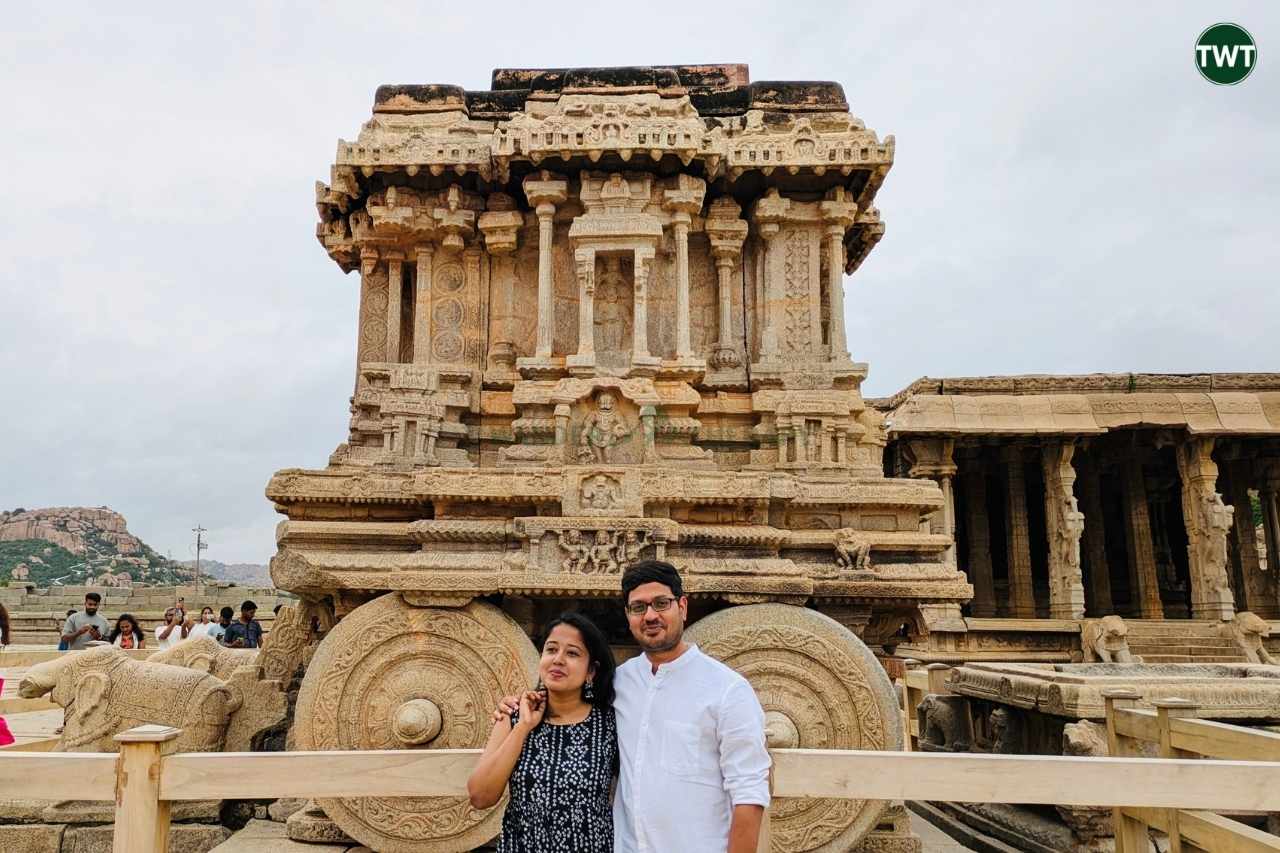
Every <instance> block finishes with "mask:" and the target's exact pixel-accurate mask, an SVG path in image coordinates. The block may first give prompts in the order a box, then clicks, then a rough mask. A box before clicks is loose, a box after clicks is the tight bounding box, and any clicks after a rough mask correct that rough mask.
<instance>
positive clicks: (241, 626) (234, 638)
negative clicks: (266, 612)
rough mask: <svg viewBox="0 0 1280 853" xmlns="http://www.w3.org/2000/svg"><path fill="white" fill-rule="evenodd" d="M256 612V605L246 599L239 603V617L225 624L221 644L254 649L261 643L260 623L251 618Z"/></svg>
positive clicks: (229, 646)
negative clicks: (225, 627)
mask: <svg viewBox="0 0 1280 853" xmlns="http://www.w3.org/2000/svg"><path fill="white" fill-rule="evenodd" d="M257 614H258V605H257V604H255V603H254V602H252V601H246V602H245V603H244V604H241V605H240V618H239V619H237V620H236V621H234V622H232V623H231V624H230V625H228V626H227V633H225V634H223V635H222V645H224V646H227V647H228V648H232V649H256V648H258V647H259V646H261V645H262V625H261V623H259V622H258V620H257V619H255V618H253V617H254V616H256V615H257Z"/></svg>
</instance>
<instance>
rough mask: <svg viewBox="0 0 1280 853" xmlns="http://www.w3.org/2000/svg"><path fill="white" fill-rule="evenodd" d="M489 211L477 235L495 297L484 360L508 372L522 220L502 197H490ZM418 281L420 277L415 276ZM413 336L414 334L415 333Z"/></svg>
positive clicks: (508, 199)
mask: <svg viewBox="0 0 1280 853" xmlns="http://www.w3.org/2000/svg"><path fill="white" fill-rule="evenodd" d="M488 206H489V209H488V210H487V211H485V212H484V213H482V214H480V219H479V227H480V232H481V233H482V234H484V244H485V248H486V249H488V251H489V280H490V282H491V283H492V289H493V290H494V292H495V295H496V304H495V305H493V306H492V307H491V309H490V310H491V311H492V313H493V316H494V318H495V320H494V321H491V323H490V330H489V352H488V354H487V355H488V360H489V361H490V362H491V363H493V364H495V365H497V366H498V367H499V368H500V369H501V370H503V371H507V372H509V371H510V370H511V368H512V367H513V366H514V364H515V344H514V343H513V342H512V338H513V337H514V334H513V330H512V327H511V325H512V324H511V320H512V316H511V315H512V312H513V310H514V308H513V305H514V299H515V294H514V290H515V257H514V255H515V251H516V248H517V245H518V242H519V234H520V227H521V226H522V225H523V224H524V216H523V215H522V214H521V213H520V211H518V210H516V209H515V201H514V200H513V199H512V198H511V197H510V196H508V195H506V194H505V193H491V194H490V195H489V199H488ZM419 280H421V275H419ZM415 334H416V333H415Z"/></svg>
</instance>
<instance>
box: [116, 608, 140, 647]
mask: <svg viewBox="0 0 1280 853" xmlns="http://www.w3.org/2000/svg"><path fill="white" fill-rule="evenodd" d="M145 637H146V635H145V634H143V633H142V629H141V628H140V627H138V620H137V619H134V618H133V616H132V615H130V614H128V613H121V614H120V618H119V619H117V620H116V626H115V627H114V628H112V629H111V633H110V634H109V635H107V640H108V641H109V642H110V643H111V645H113V646H115V647H116V648H118V649H141V648H144V647H145V646H146V641H145Z"/></svg>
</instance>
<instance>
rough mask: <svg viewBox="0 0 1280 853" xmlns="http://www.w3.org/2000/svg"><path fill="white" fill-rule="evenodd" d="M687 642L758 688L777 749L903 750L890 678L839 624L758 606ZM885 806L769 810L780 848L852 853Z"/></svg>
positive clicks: (836, 803) (706, 623)
mask: <svg viewBox="0 0 1280 853" xmlns="http://www.w3.org/2000/svg"><path fill="white" fill-rule="evenodd" d="M686 636H687V638H688V639H689V640H690V641H691V642H694V643H697V644H698V646H699V648H701V649H702V651H704V652H706V653H707V654H709V655H711V656H712V657H714V658H716V659H718V660H720V661H722V662H724V663H726V664H728V665H729V666H731V667H733V668H734V669H735V670H737V671H738V672H740V673H742V675H743V676H745V677H746V679H747V680H748V681H750V682H751V686H752V687H754V688H755V691H756V696H758V697H759V699H760V704H761V705H762V706H763V707H764V711H765V724H766V731H767V733H768V736H769V745H770V746H771V747H777V748H800V749H889V750H897V749H901V748H902V721H901V719H900V716H899V712H898V703H897V698H896V696H895V694H894V690H893V685H892V684H891V683H890V682H889V677H888V676H887V675H886V674H885V671H884V669H883V668H882V667H881V666H880V663H879V661H877V660H876V658H875V656H874V655H873V654H871V652H870V651H869V650H868V649H867V647H866V646H865V645H863V643H862V641H861V640H859V639H858V638H857V637H856V636H855V635H854V634H853V632H852V631H850V630H849V629H847V628H845V627H844V626H843V625H841V624H840V623H839V622H836V621H835V620H834V619H832V618H830V617H828V616H824V615H822V614H821V613H817V612H815V611H813V610H806V609H804V608H802V607H792V606H790V605H786V604H752V605H746V606H742V607H730V608H728V609H726V610H721V611H719V612H718V613H714V614H712V615H711V616H708V617H706V618H705V619H701V620H699V621H698V622H696V623H695V624H693V625H692V626H691V627H690V628H689V630H688V632H687V635H686ZM885 806H886V803H885V802H882V801H873V800H836V799H825V800H819V799H780V800H777V801H775V803H774V806H773V808H772V810H771V811H770V818H771V822H770V828H771V831H772V834H773V843H774V846H775V848H776V849H779V850H787V851H795V853H801V851H820V852H821V853H837V851H838V853H844V851H847V850H850V849H852V848H853V846H854V845H855V844H856V843H857V842H858V840H859V839H861V838H862V837H863V836H864V835H866V834H867V833H868V832H870V831H871V830H872V829H873V828H875V825H876V822H877V821H878V820H879V818H880V815H881V813H882V812H883V811H884V808H885Z"/></svg>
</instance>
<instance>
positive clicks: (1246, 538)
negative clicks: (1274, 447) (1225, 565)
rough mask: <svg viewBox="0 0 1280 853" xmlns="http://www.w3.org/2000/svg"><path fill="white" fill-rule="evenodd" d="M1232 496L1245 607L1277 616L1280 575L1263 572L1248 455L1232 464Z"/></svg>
mask: <svg viewBox="0 0 1280 853" xmlns="http://www.w3.org/2000/svg"><path fill="white" fill-rule="evenodd" d="M1230 474H1231V477H1230V480H1229V481H1228V483H1229V489H1230V491H1229V492H1228V497H1229V498H1230V499H1231V506H1232V508H1233V509H1234V510H1235V518H1236V523H1235V524H1233V525H1232V526H1231V536H1232V538H1233V539H1234V540H1235V548H1234V549H1233V550H1234V552H1235V555H1236V568H1237V569H1238V571H1239V578H1240V589H1238V590H1237V591H1236V592H1237V594H1238V599H1239V601H1240V602H1241V604H1242V607H1241V609H1242V610H1251V611H1253V612H1254V613H1256V614H1258V615H1259V616H1261V617H1263V618H1264V619H1274V618H1276V617H1277V615H1278V614H1277V613H1276V605H1277V603H1278V602H1277V600H1276V576H1275V573H1274V572H1263V571H1262V567H1261V561H1260V560H1259V558H1258V537H1257V534H1255V533H1254V527H1253V507H1252V506H1251V505H1250V501H1249V486H1250V484H1251V482H1252V480H1253V477H1252V476H1251V475H1252V474H1253V465H1252V463H1251V462H1250V461H1249V460H1248V459H1237V460H1235V461H1234V462H1233V463H1232V464H1231V466H1230Z"/></svg>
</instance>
